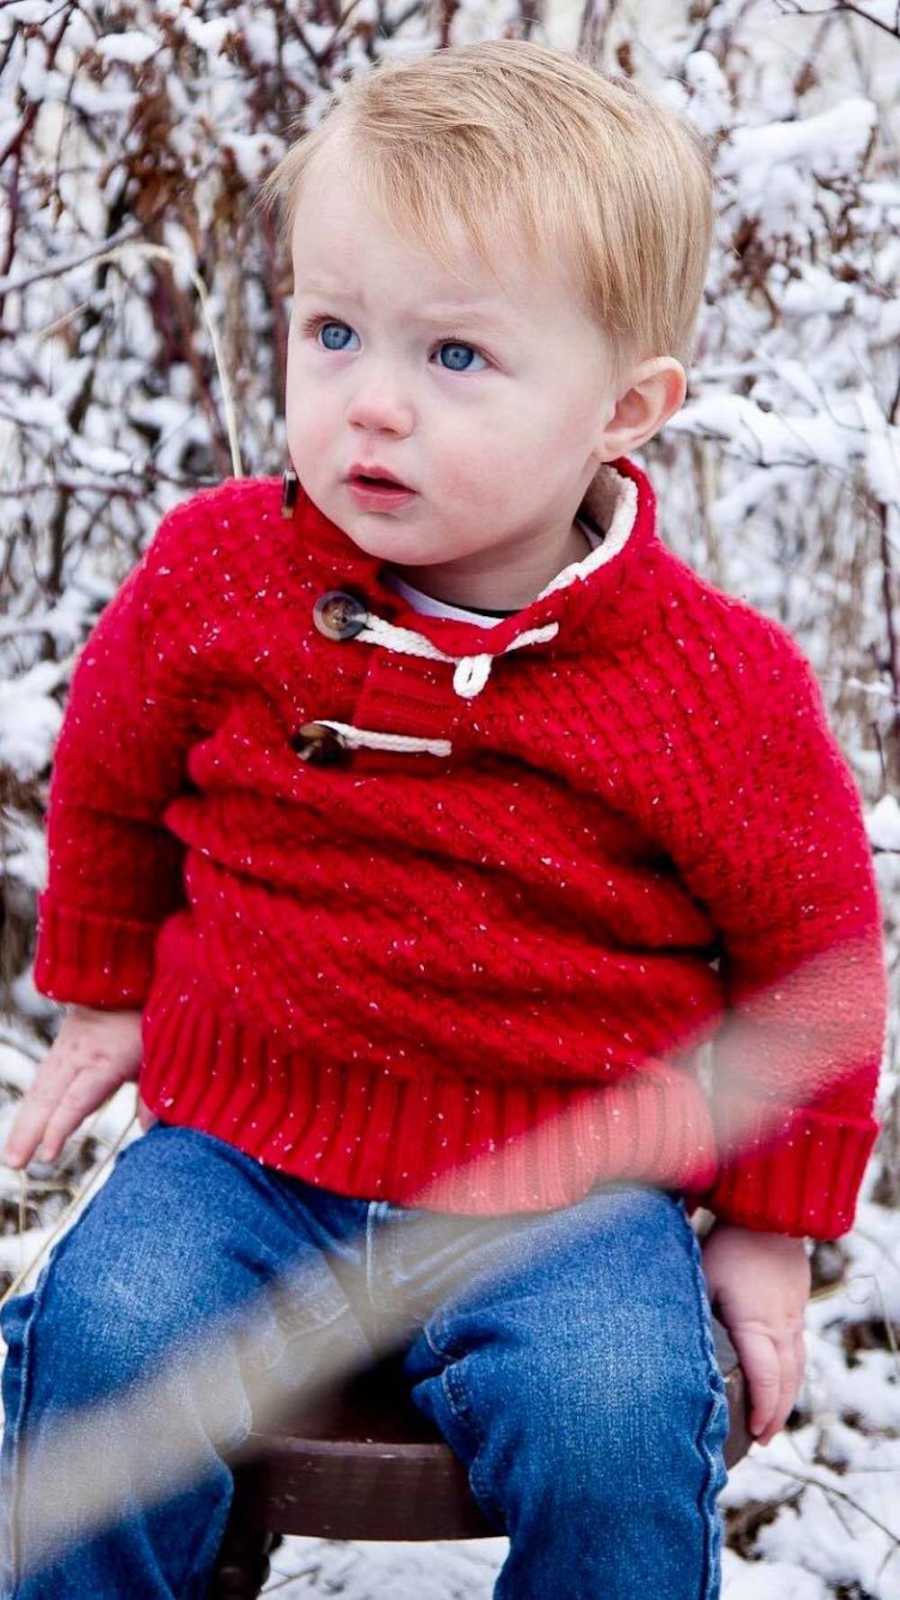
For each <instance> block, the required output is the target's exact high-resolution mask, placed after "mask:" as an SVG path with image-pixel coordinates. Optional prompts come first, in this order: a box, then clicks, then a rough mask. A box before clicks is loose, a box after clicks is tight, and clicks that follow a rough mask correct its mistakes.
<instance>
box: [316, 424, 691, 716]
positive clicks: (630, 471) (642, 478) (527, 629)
mask: <svg viewBox="0 0 900 1600" xmlns="http://www.w3.org/2000/svg"><path fill="white" fill-rule="evenodd" d="M582 505H583V507H584V508H585V510H586V511H587V512H588V514H589V515H590V516H592V517H593V519H594V521H595V522H597V523H598V524H599V525H600V527H601V528H604V529H605V530H606V537H605V538H604V539H603V540H602V541H601V543H600V544H599V545H597V547H596V548H595V549H593V550H591V551H589V552H588V554H587V555H586V556H584V557H583V558H582V559H581V560H580V561H575V562H572V563H571V564H570V565H569V566H567V567H564V568H563V570H562V571H561V572H558V573H557V574H556V575H555V577H553V578H552V579H551V581H550V582H549V583H548V584H547V585H546V587H545V588H544V589H542V590H541V593H540V594H539V595H537V596H536V598H535V599H534V600H532V601H530V602H529V604H527V605H525V606H523V607H522V608H521V609H520V610H519V611H516V612H514V613H513V615H512V616H509V617H504V618H503V620H502V621H500V622H495V623H492V624H487V625H482V624H480V623H478V622H467V621H464V620H462V619H459V618H455V617H433V616H429V615H427V614H426V613H423V612H420V611H417V610H416V609H415V608H414V607H413V606H412V605H411V604H410V603H409V601H408V600H406V599H405V597H404V596H403V595H401V594H399V593H398V592H397V591H396V590H395V589H393V588H391V587H389V586H388V584H387V583H386V582H385V581H384V579H383V577H382V568H383V567H384V566H385V565H386V563H384V562H383V561H382V560H381V559H380V558H379V557H376V556H371V555H369V554H368V553H367V552H366V551H363V550H360V549H359V547H358V546H357V545H355V544H354V543H353V541H352V539H350V538H349V536H348V535H347V534H345V533H344V532H343V531H342V530H341V529H340V528H338V527H337V526H336V525H335V524H334V523H333V522H331V521H329V519H328V518H327V517H325V516H323V514H322V513H321V512H320V511H319V510H318V508H317V507H316V506H315V505H313V503H312V501H310V500H309V498H308V496H306V495H304V494H303V493H302V492H301V494H300V495H299V496H298V502H297V506H296V508H295V511H294V522H295V526H296V528H297V532H298V534H299V537H300V538H301V539H302V540H303V542H304V544H306V545H308V546H312V547H314V548H316V549H317V550H318V551H319V552H320V554H321V555H322V556H323V558H324V559H325V561H326V563H327V564H328V566H329V567H330V573H329V575H328V582H329V586H330V587H333V588H335V589H344V590H347V591H351V592H353V593H354V594H356V595H358V596H359V597H360V598H361V599H362V601H363V603H364V604H365V606H366V609H367V611H368V613H369V620H368V623H367V626H366V628H365V629H364V630H363V631H362V633H361V634H360V635H359V636H358V637H359V638H360V639H361V640H363V641H366V642H368V641H370V642H372V643H375V644H380V645H382V647H383V648H385V649H389V650H398V651H400V652H401V653H409V654H413V655H422V656H432V657H434V658H435V659H439V660H445V661H451V662H454V663H455V664H456V667H457V670H456V672H455V673H454V679H453V687H454V689H455V691H456V693H457V694H460V695H462V696H464V697H465V698H472V697H473V696H474V695H476V694H478V693H480V691H481V689H482V688H483V687H484V685H485V683H486V682H487V680H488V678H489V676H490V670H491V666H492V664H493V659H494V658H495V657H496V656H498V655H503V654H505V653H506V652H507V651H510V650H520V649H527V650H529V651H531V650H538V651H540V650H541V649H542V648H551V649H552V650H553V653H554V654H555V655H566V654H569V653H577V651H579V650H580V649H582V648H583V647H584V640H583V637H582V635H583V633H584V631H585V629H586V628H588V627H591V626H593V628H594V629H595V631H596V632H597V634H598V636H599V637H600V638H602V639H603V640H604V641H606V642H607V643H611V642H612V641H613V639H616V638H621V637H622V636H623V634H625V633H629V632H631V631H632V629H633V627H634V626H635V624H636V623H639V622H640V619H641V618H642V617H644V618H645V615H646V606H647V603H648V600H649V599H650V598H651V596H652V593H653V590H654V587H655V584H654V576H655V572H654V569H655V568H656V565H657V559H658V556H659V554H660V552H661V551H662V550H663V548H664V547H663V546H662V544H661V541H660V539H659V535H658V532H657V528H656V496H655V494H654V491H653V487H652V485H651V483H650V480H649V478H648V477H647V475H646V473H645V472H643V470H642V469H641V468H640V467H638V466H637V465H636V464H635V463H634V462H633V461H631V460H630V459H629V458H628V457H626V456H619V457H618V458H617V459H616V460H615V461H612V462H608V463H606V464H605V465H603V466H601V467H600V468H599V469H598V471H597V473H596V474H595V476H594V478H593V479H592V480H591V482H590V484H589V486H588V488H587V491H586V493H585V495H584V499H583V501H582Z"/></svg>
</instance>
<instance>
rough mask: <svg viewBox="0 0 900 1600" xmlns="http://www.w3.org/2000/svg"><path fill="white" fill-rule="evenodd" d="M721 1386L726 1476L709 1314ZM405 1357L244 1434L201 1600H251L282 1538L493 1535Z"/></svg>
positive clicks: (728, 1384) (732, 1433) (737, 1398)
mask: <svg viewBox="0 0 900 1600" xmlns="http://www.w3.org/2000/svg"><path fill="white" fill-rule="evenodd" d="M713 1333H714V1336H715V1350H716V1360H717V1362H718V1365H719V1370H720V1371H721V1373H722V1376H723V1378H724V1379H725V1388H726V1392H727V1395H728V1410H729V1415H730V1425H729V1432H728V1439H727V1441H726V1445H725V1465H726V1466H727V1467H728V1468H729V1470H730V1469H731V1468H732V1467H733V1466H734V1465H735V1463H736V1462H738V1461H740V1460H741V1458H742V1456H744V1455H746V1453H747V1451H748V1450H749V1448H750V1445H751V1443H752V1439H751V1437H750V1434H749V1432H748V1428H747V1421H748V1419H747V1414H746V1408H747V1395H746V1389H745V1384H744V1375H743V1373H742V1371H741V1368H740V1366H739V1364H738V1359H737V1355H736V1353H735V1350H734V1348H733V1346H732V1344H731V1341H730V1339H729V1338H728V1334H727V1333H726V1331H725V1329H724V1327H723V1326H722V1324H721V1323H720V1322H719V1321H718V1320H717V1319H716V1318H715V1317H714V1318H713ZM402 1359H403V1354H402V1352H399V1353H395V1354H392V1355H390V1356H387V1357H384V1358H383V1359H382V1360H380V1361H378V1362H377V1363H376V1364H375V1365H373V1366H371V1367H369V1368H367V1369H366V1371H364V1372H362V1373H358V1374H355V1375H354V1376H353V1377H351V1378H350V1379H349V1380H346V1381H344V1382H343V1383H342V1384H340V1385H338V1386H337V1388H336V1389H335V1390H333V1391H331V1392H329V1393H327V1394H323V1395H320V1396H317V1397H316V1400H315V1402H314V1403H312V1404H308V1405H307V1406H306V1408H305V1409H304V1410H303V1411H302V1412H301V1413H298V1414H297V1415H296V1416H295V1417H293V1418H291V1419H286V1420H285V1423H284V1425H283V1426H280V1427H279V1428H278V1429H277V1431H276V1430H271V1431H269V1432H267V1433H265V1434H255V1433H252V1434H251V1435H250V1438H249V1440H248V1441H247V1447H246V1452H247V1454H246V1459H244V1460H243V1461H242V1462H241V1464H240V1465H238V1466H237V1467H236V1469H235V1496H234V1502H233V1505H232V1511H231V1516H230V1519H229V1523H228V1528H227V1530H226V1533H225V1538H224V1540H223V1542H222V1547H221V1550H220V1552H219V1561H218V1566H217V1569H216V1575H215V1578H214V1580H213V1582H212V1585H211V1587H210V1589H209V1600H255V1596H256V1595H258V1594H259V1591H260V1589H261V1588H262V1586H263V1584H264V1583H265V1582H266V1579H267V1577H268V1573H269V1559H268V1558H269V1555H270V1554H271V1551H272V1550H273V1549H274V1548H275V1547H276V1546H277V1545H278V1544H280V1543H281V1538H280V1535H282V1534H285V1533H295V1534H306V1535H313V1536H315V1537H317V1538H322V1539H399V1540H404V1539H484V1538H494V1539H496V1538H498V1537H500V1536H501V1535H500V1533H499V1531H498V1530H497V1529H496V1528H493V1527H491V1526H490V1525H489V1524H488V1523H487V1522H486V1521H485V1519H484V1517H483V1516H482V1514H481V1511H480V1509H479V1507H478V1505H477V1503H476V1501H475V1500H474V1499H473V1497H472V1493H471V1490H470V1488H469V1482H468V1476H467V1473H466V1469H465V1466H464V1465H463V1463H462V1462H461V1461H460V1460H459V1458H458V1457H457V1456H455V1455H454V1453H453V1451H452V1450H451V1449H450V1447H449V1445H448V1444H446V1443H445V1441H444V1439H443V1437H442V1436H441V1434H439V1433H438V1431H437V1429H436V1428H434V1427H433V1426H432V1424H431V1422H430V1421H429V1420H428V1419H427V1418H426V1417H425V1416H423V1415H422V1413H421V1412H420V1411H418V1410H417V1409H416V1407H415V1405H414V1404H413V1402H412V1400H411V1399H410V1397H409V1385H408V1383H407V1382H405V1381H404V1378H403V1375H402V1368H401V1364H402Z"/></svg>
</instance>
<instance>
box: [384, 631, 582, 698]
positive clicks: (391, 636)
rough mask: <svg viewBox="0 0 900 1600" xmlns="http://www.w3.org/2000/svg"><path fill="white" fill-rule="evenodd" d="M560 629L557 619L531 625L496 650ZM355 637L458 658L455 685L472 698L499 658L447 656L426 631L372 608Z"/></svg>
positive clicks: (414, 652)
mask: <svg viewBox="0 0 900 1600" xmlns="http://www.w3.org/2000/svg"><path fill="white" fill-rule="evenodd" d="M558 632H559V623H558V622H549V623H547V625H546V626H545V627H543V628H529V629H528V630H527V631H526V632H525V633H519V634H517V635H516V637H515V638H514V639H511V640H510V642H509V644H508V645H506V646H504V649H503V650H502V651H498V652H497V654H498V655H505V654H506V652H507V651H508V650H521V649H522V647H523V646H524V645H529V644H545V643H546V642H547V641H548V640H549V639H554V638H555V637H556V635H557V634H558ZM353 637H354V638H355V639H362V640H363V641H364V642H365V643H367V644H380V645H381V646H382V648H383V649H385V650H397V651H399V652H400V653H401V654H402V655H410V656H427V657H428V658H429V659H430V660H432V661H452V662H455V664H456V670H455V672H454V674H453V688H454V690H455V692H456V693H457V694H458V695H459V696H460V698H461V699H463V700H472V699H474V698H475V696H476V695H477V694H480V693H481V691H482V689H483V688H484V686H485V684H486V683H487V681H488V679H489V677H490V675H491V667H492V666H493V664H494V662H495V660H496V659H497V657H496V656H494V655H490V654H488V653H484V654H481V655H477V656H448V655H447V654H446V653H445V652H444V651H443V650H439V649H438V647H437V645H434V644H432V642H431V640H430V639H426V638H425V636H424V635H423V634H421V633H416V632H415V631H414V630H413V629H412V628H398V627H395V626H394V624H393V623H392V622H385V620H384V618H383V617H379V616H377V615H376V614H374V613H373V612H371V611H370V612H369V620H368V622H367V623H366V626H365V627H364V628H360V630H359V633H356V634H354V635H353Z"/></svg>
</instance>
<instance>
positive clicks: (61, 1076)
mask: <svg viewBox="0 0 900 1600" xmlns="http://www.w3.org/2000/svg"><path fill="white" fill-rule="evenodd" d="M71 1071H72V1069H71V1067H68V1066H67V1065H66V1063H65V1061H64V1060H63V1059H61V1058H59V1057H57V1058H56V1059H54V1058H53V1053H52V1051H51V1053H50V1055H48V1056H47V1057H46V1059H45V1060H44V1061H43V1062H42V1063H41V1065H40V1067H39V1068H38V1072H37V1076H36V1078H35V1080H34V1083H33V1084H32V1085H31V1087H30V1088H29V1089H28V1090H26V1092H25V1094H24V1096H23V1098H22V1100H21V1102H20V1104H19V1108H18V1110H17V1112H16V1115H15V1117H14V1119H13V1125H12V1128H11V1129H10V1132H9V1136H8V1138H7V1140H6V1145H5V1147H4V1150H3V1160H4V1161H5V1162H6V1164H7V1166H9V1167H24V1166H26V1165H27V1164H28V1162H29V1161H30V1160H31V1157H32V1156H33V1155H34V1152H35V1149H36V1148H37V1146H38V1144H39V1142H40V1140H41V1137H42V1135H43V1133H44V1129H45V1128H46V1126H47V1122H48V1121H49V1119H50V1117H51V1115H52V1113H53V1108H54V1106H56V1105H57V1104H58V1103H59V1099H60V1095H61V1094H64V1093H65V1085H66V1082H67V1080H68V1078H69V1077H70V1076H71Z"/></svg>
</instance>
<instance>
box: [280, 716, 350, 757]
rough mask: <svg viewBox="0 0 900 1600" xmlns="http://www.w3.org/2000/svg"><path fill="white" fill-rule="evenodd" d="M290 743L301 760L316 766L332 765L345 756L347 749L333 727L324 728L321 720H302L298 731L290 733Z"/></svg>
mask: <svg viewBox="0 0 900 1600" xmlns="http://www.w3.org/2000/svg"><path fill="white" fill-rule="evenodd" d="M290 745H291V749H292V750H295V751H296V752H297V755H298V756H299V757H300V759H301V760H302V761H309V762H311V763H312V765H313V766H316V767H327V766H334V765H335V764H336V763H337V762H339V761H345V760H346V758H347V751H346V749H345V747H344V745H342V744H341V741H340V739H339V738H338V736H337V734H336V733H335V732H334V729H333V728H326V727H325V725H324V723H321V722H304V724H303V727H302V728H301V729H300V731H299V732H298V733H294V734H292V735H291V739H290Z"/></svg>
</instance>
